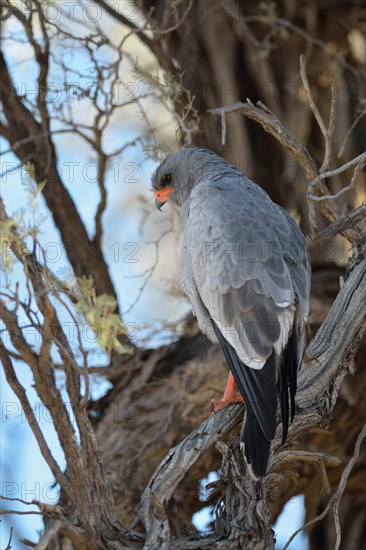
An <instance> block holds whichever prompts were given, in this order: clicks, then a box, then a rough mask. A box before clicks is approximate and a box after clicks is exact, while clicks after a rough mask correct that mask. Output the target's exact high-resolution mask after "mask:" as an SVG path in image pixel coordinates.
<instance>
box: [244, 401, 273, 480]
mask: <svg viewBox="0 0 366 550" xmlns="http://www.w3.org/2000/svg"><path fill="white" fill-rule="evenodd" d="M240 447H241V449H242V450H243V452H244V458H245V461H246V463H247V466H248V471H249V473H250V475H251V477H252V478H253V479H255V480H258V479H259V478H261V477H264V476H265V475H266V473H267V466H268V459H269V451H270V448H271V441H268V439H267V438H266V437H265V436H264V435H263V432H262V430H261V427H260V425H259V423H258V422H257V419H256V418H255V416H254V415H253V414H252V413H251V412H249V410H248V411H247V414H246V417H245V422H244V424H243V427H242V430H241V434H240Z"/></svg>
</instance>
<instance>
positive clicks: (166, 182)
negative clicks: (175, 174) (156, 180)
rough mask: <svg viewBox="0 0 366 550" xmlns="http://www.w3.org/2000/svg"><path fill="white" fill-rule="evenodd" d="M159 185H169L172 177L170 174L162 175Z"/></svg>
mask: <svg viewBox="0 0 366 550" xmlns="http://www.w3.org/2000/svg"><path fill="white" fill-rule="evenodd" d="M160 182H161V185H163V186H164V185H169V184H170V183H172V175H171V174H164V176H162V178H161V180H160Z"/></svg>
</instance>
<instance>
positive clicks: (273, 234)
mask: <svg viewBox="0 0 366 550" xmlns="http://www.w3.org/2000/svg"><path fill="white" fill-rule="evenodd" d="M167 181H168V182H169V189H166V190H165V191H166V192H165V194H167V200H168V202H170V203H171V204H172V205H173V206H175V207H177V208H180V211H181V220H182V228H183V239H182V245H181V254H180V272H181V282H182V286H183V288H184V290H185V292H186V293H187V295H188V297H189V299H190V301H191V303H192V308H193V311H194V314H195V315H196V317H197V321H198V324H199V326H200V328H201V330H202V332H204V333H205V334H206V335H207V336H208V338H209V339H210V340H211V341H213V342H216V343H219V344H220V345H221V347H222V349H223V351H224V354H225V357H226V360H227V362H228V365H229V368H230V370H231V371H232V373H233V376H234V378H235V381H236V384H237V386H238V388H239V391H240V392H241V394H242V395H243V397H244V400H245V403H246V406H247V419H246V424H245V426H244V427H243V431H242V437H241V441H242V443H243V447H244V454H245V458H246V460H247V462H248V464H249V466H250V470H251V473H252V474H253V475H254V476H255V477H261V476H263V475H265V473H266V469H267V462H268V456H269V449H270V442H271V440H272V439H273V438H274V435H275V429H276V412H277V407H278V397H279V400H280V406H281V414H282V423H283V438H285V437H286V434H287V428H288V422H289V419H290V418H293V414H294V403H295V402H294V398H295V392H296V373H297V370H298V369H299V368H300V365H301V362H302V357H303V350H304V326H305V322H306V319H307V315H308V309H309V290H310V288H309V287H310V262H309V257H308V253H307V250H306V245H305V241H304V237H303V235H302V233H301V231H300V229H299V227H298V225H297V224H296V222H295V221H294V220H293V219H292V218H291V217H290V216H289V215H288V213H287V212H286V211H285V210H284V209H282V208H281V207H279V206H278V205H276V204H275V203H273V202H272V201H271V199H270V197H269V196H268V195H267V194H266V193H265V192H264V191H263V190H262V189H261V188H260V187H259V186H258V185H256V184H255V183H253V182H252V181H250V180H249V179H248V178H246V177H245V176H244V175H243V174H241V173H240V172H239V171H238V170H237V169H235V168H234V167H233V166H231V165H230V164H229V163H228V162H226V161H225V160H224V159H222V158H221V157H219V156H217V155H216V154H215V153H213V152H211V151H208V150H206V149H197V148H192V149H183V150H181V151H179V152H178V153H174V154H172V155H170V156H169V157H167V159H166V160H165V161H164V162H163V163H162V164H161V165H160V166H159V167H158V169H157V170H156V172H155V173H154V175H153V178H152V185H153V188H154V189H155V190H156V191H157V192H158V193H157V195H159V192H160V193H161V192H163V195H162V196H164V197H165V194H164V188H165V187H166V186H167V184H166V182H167ZM159 196H160V195H159ZM158 202H159V201H158ZM163 202H165V199H164V201H162V202H160V203H159V204H160V205H161V204H163ZM289 401H290V404H289Z"/></svg>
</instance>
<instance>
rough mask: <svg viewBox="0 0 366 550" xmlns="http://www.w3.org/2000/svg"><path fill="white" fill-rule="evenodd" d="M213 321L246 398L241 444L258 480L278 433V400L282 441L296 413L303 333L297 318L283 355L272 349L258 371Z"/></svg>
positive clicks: (230, 366) (266, 463)
mask: <svg viewBox="0 0 366 550" xmlns="http://www.w3.org/2000/svg"><path fill="white" fill-rule="evenodd" d="M297 314H298V312H297ZM211 321H212V325H213V327H214V330H215V334H216V336H217V339H218V341H219V343H220V345H221V348H222V350H223V352H224V355H225V358H226V361H227V363H228V366H229V368H230V370H231V372H232V374H233V376H234V379H235V382H236V385H237V386H238V389H239V391H240V393H241V395H242V396H243V397H244V401H245V404H246V408H247V412H246V415H245V420H244V425H243V428H242V432H241V436H240V445H241V447H242V448H243V451H244V458H245V460H246V462H247V464H248V470H249V473H250V474H251V476H252V477H253V478H254V479H258V478H260V477H264V476H265V475H266V472H267V465H268V460H269V452H270V447H271V441H272V440H273V439H274V436H275V432H276V414H277V407H278V401H279V402H280V408H281V417H282V426H283V429H282V443H284V442H285V440H286V437H287V432H288V426H289V422H290V421H292V420H293V418H294V415H295V394H296V389H297V371H298V369H299V368H300V365H301V361H302V356H303V349H304V336H303V334H302V330H301V329H300V325H299V324H298V322H297V318H296V317H295V322H294V325H293V330H292V334H291V336H290V338H289V340H288V342H287V345H286V347H285V349H284V350H283V352H282V354H281V357H278V356H277V355H275V352H274V351H273V353H272V355H271V356H270V357H269V358H268V359H267V361H266V363H265V364H264V366H263V367H262V368H261V369H258V370H256V369H252V368H250V367H248V366H247V365H245V364H244V363H243V362H242V361H241V359H240V358H239V357H238V354H237V353H236V351H235V349H234V348H233V347H232V346H231V345H230V344H229V342H228V341H227V340H226V339H225V338H224V336H223V334H222V333H221V332H220V330H219V329H218V327H217V325H216V324H215V322H214V321H213V320H211Z"/></svg>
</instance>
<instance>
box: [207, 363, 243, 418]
mask: <svg viewBox="0 0 366 550" xmlns="http://www.w3.org/2000/svg"><path fill="white" fill-rule="evenodd" d="M235 388H236V384H235V380H234V377H233V375H232V374H231V372H230V374H229V377H228V379H227V382H226V388H225V391H224V395H223V396H222V399H212V400H211V406H212V413H211V414H214V413H216V412H218V411H219V410H220V409H224V408H225V407H227V406H228V405H231V404H232V403H244V399H243V397H242V396H241V395H240V394H237V393H236V391H235Z"/></svg>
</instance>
